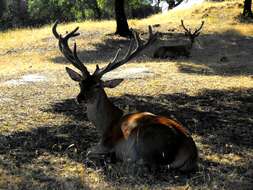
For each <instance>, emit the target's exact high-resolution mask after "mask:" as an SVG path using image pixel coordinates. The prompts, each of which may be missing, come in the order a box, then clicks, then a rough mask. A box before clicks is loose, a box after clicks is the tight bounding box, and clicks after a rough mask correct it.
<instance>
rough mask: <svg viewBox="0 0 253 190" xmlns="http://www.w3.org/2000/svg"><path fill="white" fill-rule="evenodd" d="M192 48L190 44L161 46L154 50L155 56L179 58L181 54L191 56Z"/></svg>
mask: <svg viewBox="0 0 253 190" xmlns="http://www.w3.org/2000/svg"><path fill="white" fill-rule="evenodd" d="M189 55H190V48H189V47H188V45H175V46H161V47H159V48H158V49H157V50H155V52H154V58H161V59H166V58H177V57H180V56H184V57H189Z"/></svg>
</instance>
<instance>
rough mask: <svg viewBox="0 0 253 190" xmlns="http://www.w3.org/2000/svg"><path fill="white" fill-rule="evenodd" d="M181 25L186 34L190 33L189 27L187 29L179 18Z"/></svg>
mask: <svg viewBox="0 0 253 190" xmlns="http://www.w3.org/2000/svg"><path fill="white" fill-rule="evenodd" d="M181 26H182V27H183V29H184V30H185V31H186V32H187V33H188V34H191V31H189V29H187V28H186V27H185V25H184V21H183V20H181Z"/></svg>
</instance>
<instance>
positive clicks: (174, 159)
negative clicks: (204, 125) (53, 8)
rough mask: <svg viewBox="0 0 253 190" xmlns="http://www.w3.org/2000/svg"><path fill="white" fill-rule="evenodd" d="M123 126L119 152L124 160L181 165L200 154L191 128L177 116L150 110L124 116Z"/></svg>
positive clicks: (116, 150) (120, 157) (121, 125)
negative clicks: (174, 118) (168, 115)
mask: <svg viewBox="0 0 253 190" xmlns="http://www.w3.org/2000/svg"><path fill="white" fill-rule="evenodd" d="M120 128H121V132H122V138H121V139H119V140H118V142H117V143H116V145H115V152H116V156H117V157H118V158H119V159H121V160H124V161H138V160H143V162H144V163H147V164H150V165H164V164H171V165H172V167H174V168H180V167H182V166H183V165H185V163H186V162H187V161H188V160H189V159H193V157H194V158H195V157H196V158H197V149H196V146H195V143H194V141H193V139H192V138H191V136H190V134H189V132H188V131H187V130H186V129H185V128H184V127H182V126H181V124H179V123H177V122H176V121H174V120H171V119H168V118H166V117H161V116H156V115H153V114H151V113H147V112H142V113H134V114H129V115H126V116H124V117H123V118H122V121H121V123H120ZM192 161H193V162H195V161H194V160H192ZM190 163H191V162H190ZM186 168H188V167H186Z"/></svg>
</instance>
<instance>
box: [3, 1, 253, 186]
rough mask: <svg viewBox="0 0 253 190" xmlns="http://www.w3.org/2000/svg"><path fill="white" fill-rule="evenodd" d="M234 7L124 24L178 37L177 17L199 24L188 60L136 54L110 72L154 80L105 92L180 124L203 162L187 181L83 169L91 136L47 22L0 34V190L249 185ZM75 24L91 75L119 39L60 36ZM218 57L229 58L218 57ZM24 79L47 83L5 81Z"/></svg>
mask: <svg viewBox="0 0 253 190" xmlns="http://www.w3.org/2000/svg"><path fill="white" fill-rule="evenodd" d="M241 11H242V2H241V1H239V0H233V1H225V2H220V3H211V2H206V3H204V4H202V5H199V6H196V7H193V8H191V9H189V10H187V11H170V12H168V13H167V14H159V15H155V16H152V17H150V18H147V19H144V20H129V25H130V26H131V27H133V28H136V29H138V30H140V31H147V25H154V24H160V25H161V26H160V27H159V28H156V29H155V30H158V31H161V32H167V30H168V29H175V30H174V31H173V32H174V33H182V32H183V31H182V28H181V27H180V19H184V21H185V24H186V25H187V26H190V27H193V28H194V27H197V26H198V25H199V24H200V21H201V20H204V21H205V26H204V28H203V32H202V33H201V35H200V37H199V38H198V45H199V47H196V48H194V49H193V52H192V56H191V57H190V58H189V59H179V60H174V61H173V60H157V59H151V58H145V56H143V57H138V59H136V60H133V61H131V62H130V63H128V64H126V65H124V66H122V67H121V68H119V69H118V70H117V71H116V72H118V73H120V72H121V71H124V70H126V69H128V68H147V69H149V71H150V72H151V73H152V74H153V75H151V76H148V77H144V78H137V79H131V78H130V79H128V78H127V79H125V81H124V82H123V83H122V84H121V85H120V86H119V87H117V88H115V89H110V90H106V91H107V94H108V96H109V97H111V98H112V99H113V101H115V103H116V104H117V105H118V106H119V107H120V108H121V109H123V110H124V111H125V112H133V111H143V110H148V111H152V112H154V113H156V114H163V115H166V116H170V117H172V118H175V119H177V120H179V121H180V122H182V123H183V124H185V125H186V127H187V128H188V129H189V130H190V131H191V132H192V134H193V138H194V140H195V141H196V143H197V146H198V148H199V152H200V158H201V160H200V167H199V170H198V171H197V172H196V173H194V174H190V175H189V176H186V175H183V174H179V173H177V172H173V171H171V172H165V173H161V174H157V173H156V174H152V173H151V174H150V173H148V172H145V170H144V171H143V170H140V169H139V168H133V166H129V165H127V164H122V163H117V164H108V165H106V166H104V167H102V168H96V167H95V168H94V166H93V165H92V166H90V165H88V164H87V163H86V152H87V148H88V147H90V146H92V145H94V144H95V143H96V142H98V136H97V133H96V130H95V128H94V126H93V125H92V124H91V123H90V122H89V121H88V120H87V117H86V115H85V109H83V108H81V107H79V106H78V105H76V104H75V102H74V100H73V98H74V97H75V96H76V95H77V94H78V91H79V89H78V84H76V83H75V82H73V81H71V80H70V79H69V78H68V76H67V75H66V73H65V67H66V66H70V65H69V64H67V62H64V60H65V59H62V56H61V54H60V52H59V50H58V47H57V41H56V40H55V39H54V37H53V36H52V33H51V25H47V26H44V27H42V28H30V29H15V30H9V31H6V32H2V33H0V189H89V188H90V189H177V190H179V189H188V190H189V189H243V190H246V189H251V187H252V174H253V168H252V166H253V163H252V160H253V150H252V142H253V141H252V136H253V134H252V130H251V129H250V127H251V126H253V118H252V114H251V113H252V111H253V110H252V106H253V103H252V93H253V92H252V89H253V78H252V73H253V69H252V68H253V65H252V64H253V61H252V60H253V59H252V38H253V25H252V24H249V23H247V24H246V23H242V22H240V21H239V20H238V15H239V14H240V13H241ZM76 26H79V27H80V29H79V30H80V32H81V35H80V36H79V37H78V38H77V39H76V40H75V41H76V42H77V44H78V52H79V55H80V57H81V58H82V60H85V62H86V63H87V67H88V69H89V70H90V71H93V70H94V69H95V64H96V63H99V64H100V65H101V66H104V65H105V64H106V63H108V61H109V60H110V58H111V57H112V56H113V55H114V53H115V52H116V50H117V48H118V47H119V46H122V47H123V49H124V48H125V47H126V44H121V40H123V41H124V39H122V38H118V37H114V36H112V35H108V34H111V33H113V32H114V30H115V22H114V21H101V22H92V21H86V22H81V23H69V24H60V25H59V31H60V32H61V33H64V32H65V31H66V30H68V31H70V30H72V29H73V28H75V27H76ZM72 44H73V42H71V45H72ZM196 44H197V43H196ZM125 49H126V48H125ZM144 54H145V53H144ZM224 57H225V60H227V61H221V60H222V58H224ZM86 60H87V61H86ZM70 67H71V66H70ZM26 74H40V75H43V76H45V77H46V79H47V80H45V81H42V82H38V83H36V82H34V83H28V84H24V85H7V84H6V82H7V81H8V80H11V79H19V78H21V77H22V76H23V75H26Z"/></svg>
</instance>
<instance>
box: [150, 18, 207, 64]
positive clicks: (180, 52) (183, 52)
mask: <svg viewBox="0 0 253 190" xmlns="http://www.w3.org/2000/svg"><path fill="white" fill-rule="evenodd" d="M181 25H182V27H183V29H184V30H185V36H187V37H188V38H189V40H190V43H188V44H184V45H168V46H161V47H159V48H158V49H157V50H155V52H154V58H161V59H167V58H171V59H175V58H178V57H181V56H183V57H189V56H190V54H191V49H192V46H193V43H194V40H195V38H196V37H198V36H199V34H200V30H201V29H202V27H203V25H204V21H202V23H201V25H200V27H199V28H198V29H196V30H195V31H194V32H193V33H192V32H191V29H190V28H189V29H187V28H186V27H185V25H184V22H183V20H181Z"/></svg>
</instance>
